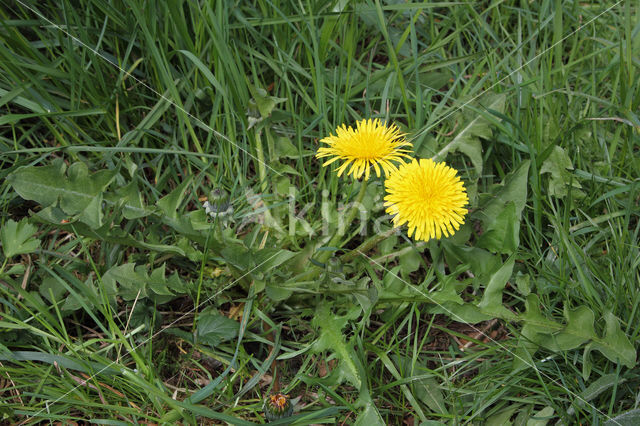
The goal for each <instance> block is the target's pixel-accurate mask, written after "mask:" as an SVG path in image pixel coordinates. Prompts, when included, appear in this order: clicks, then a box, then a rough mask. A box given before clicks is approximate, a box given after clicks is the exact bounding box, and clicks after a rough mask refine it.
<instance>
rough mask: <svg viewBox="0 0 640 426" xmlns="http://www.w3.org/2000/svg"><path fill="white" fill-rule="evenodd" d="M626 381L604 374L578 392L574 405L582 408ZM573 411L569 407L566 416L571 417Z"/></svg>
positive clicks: (615, 375)
mask: <svg viewBox="0 0 640 426" xmlns="http://www.w3.org/2000/svg"><path fill="white" fill-rule="evenodd" d="M626 381H627V380H626V379H625V378H623V377H620V375H619V374H615V373H611V374H605V375H604V376H602V377H600V378H599V379H598V380H596V381H594V382H593V383H591V384H590V385H589V386H588V387H587V388H586V389H585V390H583V391H582V392H580V395H579V396H580V397H579V398H576V399H575V400H574V404H576V405H577V406H578V407H584V406H585V405H586V403H588V402H589V401H591V400H592V399H594V398H596V397H598V395H600V394H602V393H603V392H606V391H607V390H609V389H611V388H612V387H614V386H617V385H620V384H622V383H624V382H626ZM574 413H575V410H574V408H573V407H570V408H569V410H568V411H567V414H570V415H573V414H574Z"/></svg>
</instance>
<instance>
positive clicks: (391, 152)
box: [316, 119, 411, 180]
mask: <svg viewBox="0 0 640 426" xmlns="http://www.w3.org/2000/svg"><path fill="white" fill-rule="evenodd" d="M320 142H324V143H326V144H327V145H329V146H326V147H322V148H320V149H318V153H317V154H316V157H317V158H323V157H333V158H331V159H329V160H328V161H325V162H324V164H322V165H323V166H328V165H329V164H331V163H333V162H334V161H338V160H345V161H344V163H342V165H341V166H340V167H339V168H338V176H341V175H342V173H343V172H344V171H345V170H346V169H347V167H349V165H351V168H350V169H349V171H348V173H347V174H350V175H353V176H354V177H355V178H356V179H359V178H360V177H361V176H362V175H363V174H364V179H365V180H367V179H369V174H370V166H373V169H374V170H375V172H376V175H377V176H378V177H380V169H382V171H383V172H384V174H385V175H386V176H389V175H390V174H391V173H392V172H394V171H395V170H397V167H396V165H395V164H394V163H393V162H394V161H400V162H402V159H403V157H409V155H407V154H406V153H407V152H408V151H409V150H407V149H404V147H410V146H411V143H409V142H407V141H406V139H405V138H404V134H403V133H401V132H400V130H399V129H398V127H397V126H395V125H393V124H392V125H390V126H386V125H385V124H383V123H382V122H381V121H380V120H378V119H375V120H372V119H368V120H362V121H359V122H357V123H356V129H355V130H354V129H353V128H352V127H351V126H349V127H347V126H345V125H344V124H343V125H342V126H341V127H338V128H337V129H336V135H335V136H334V135H331V136H329V137H326V138H324V139H322V140H321V141H320Z"/></svg>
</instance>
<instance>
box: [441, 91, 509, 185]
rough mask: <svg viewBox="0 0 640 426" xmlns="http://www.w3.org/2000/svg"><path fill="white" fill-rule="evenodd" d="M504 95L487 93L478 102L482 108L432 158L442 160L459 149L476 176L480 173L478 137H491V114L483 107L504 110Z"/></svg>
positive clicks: (479, 143) (480, 153)
mask: <svg viewBox="0 0 640 426" xmlns="http://www.w3.org/2000/svg"><path fill="white" fill-rule="evenodd" d="M505 100H506V96H505V95H504V94H499V95H493V94H488V95H487V98H486V99H483V100H482V101H481V102H480V103H481V105H482V106H483V107H484V108H481V110H475V111H474V118H473V119H471V120H470V121H468V122H467V123H465V124H464V125H463V127H462V128H461V129H460V130H459V131H458V133H457V134H456V136H455V137H454V138H453V140H452V141H451V142H449V143H448V144H446V145H445V146H444V147H443V148H442V149H441V150H440V151H439V152H438V153H437V154H436V155H435V156H434V158H433V159H434V160H436V161H442V160H444V159H445V158H446V156H447V153H449V152H454V151H460V152H462V153H463V154H465V155H466V156H467V157H469V158H470V159H471V162H472V163H473V167H474V168H475V170H476V173H477V176H481V175H482V144H481V142H480V138H484V139H488V138H490V137H491V119H490V118H489V117H491V114H490V113H489V112H487V111H485V110H484V109H489V110H494V111H498V112H500V113H502V112H504V104H505Z"/></svg>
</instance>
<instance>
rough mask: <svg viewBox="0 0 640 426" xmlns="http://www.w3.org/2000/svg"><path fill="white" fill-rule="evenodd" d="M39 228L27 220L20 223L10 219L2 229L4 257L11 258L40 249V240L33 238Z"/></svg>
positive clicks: (1, 237) (0, 240)
mask: <svg viewBox="0 0 640 426" xmlns="http://www.w3.org/2000/svg"><path fill="white" fill-rule="evenodd" d="M37 230H38V228H36V227H35V226H33V225H31V224H30V223H28V222H27V218H24V219H22V220H21V221H20V222H14V221H13V220H11V219H9V220H8V221H6V222H5V223H4V225H3V226H2V229H0V242H2V251H3V252H4V257H6V258H9V257H13V256H16V255H18V254H28V253H33V252H34V251H36V250H37V249H38V248H39V247H40V240H38V239H36V238H33V234H35V233H36V231H37Z"/></svg>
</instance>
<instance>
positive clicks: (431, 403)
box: [413, 377, 447, 414]
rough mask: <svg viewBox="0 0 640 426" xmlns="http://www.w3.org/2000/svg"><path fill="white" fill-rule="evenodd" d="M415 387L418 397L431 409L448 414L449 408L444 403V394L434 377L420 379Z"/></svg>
mask: <svg viewBox="0 0 640 426" xmlns="http://www.w3.org/2000/svg"><path fill="white" fill-rule="evenodd" d="M413 389H414V392H415V395H416V397H417V398H418V399H419V400H420V401H421V402H422V403H424V404H425V405H426V406H427V407H429V408H430V409H431V411H433V412H434V413H438V414H447V408H446V406H445V403H444V395H443V394H442V390H441V389H440V386H439V385H438V382H437V381H436V379H434V378H433V377H425V378H421V379H418V380H417V381H416V382H415V383H414V385H413Z"/></svg>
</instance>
